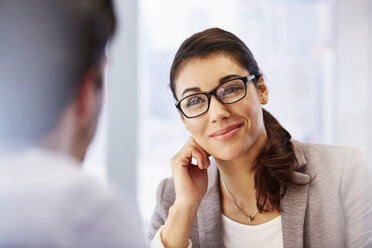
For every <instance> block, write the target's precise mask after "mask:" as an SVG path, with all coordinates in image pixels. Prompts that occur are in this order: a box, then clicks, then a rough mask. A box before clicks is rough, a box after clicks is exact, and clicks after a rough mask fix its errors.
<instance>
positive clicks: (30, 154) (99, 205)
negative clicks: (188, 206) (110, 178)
mask: <svg viewBox="0 0 372 248" xmlns="http://www.w3.org/2000/svg"><path fill="white" fill-rule="evenodd" d="M114 30H115V17H114V13H113V8H112V3H111V1H110V0H0V247H143V245H144V244H143V237H142V233H141V222H140V220H138V218H136V216H137V215H138V214H137V212H136V211H135V210H134V209H133V208H132V207H130V206H128V205H124V204H122V202H120V201H119V200H118V198H117V197H116V195H115V193H113V191H111V190H110V189H108V188H106V187H103V186H101V185H100V184H99V183H97V182H95V181H94V180H93V179H91V178H89V177H88V176H86V175H84V174H82V172H81V171H80V168H79V167H80V162H81V161H82V160H83V158H84V154H85V152H86V150H87V147H88V145H89V143H90V142H91V140H92V138H93V135H94V133H95V129H96V125H97V120H98V116H99V112H100V108H101V105H102V96H103V88H104V87H103V80H102V79H103V71H104V65H105V48H106V45H107V43H108V41H109V40H110V38H111V37H112V35H113V33H114ZM129 202H130V201H129Z"/></svg>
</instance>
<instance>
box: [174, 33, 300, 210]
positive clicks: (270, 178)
mask: <svg viewBox="0 0 372 248" xmlns="http://www.w3.org/2000/svg"><path fill="white" fill-rule="evenodd" d="M213 54H224V55H227V56H230V57H232V58H234V59H235V60H236V61H237V62H238V63H239V64H240V65H241V66H243V67H244V68H246V69H247V70H248V71H249V73H250V74H254V75H256V78H255V79H254V84H255V86H257V84H258V78H260V77H262V73H261V70H260V69H259V67H258V65H257V62H256V60H255V58H254V56H253V54H252V52H251V51H250V50H249V48H248V47H247V46H246V45H245V44H244V42H243V41H241V40H240V39H239V38H238V37H237V36H235V35H234V34H232V33H230V32H227V31H225V30H222V29H219V28H211V29H207V30H205V31H202V32H199V33H196V34H194V35H192V36H191V37H190V38H188V39H186V40H185V41H184V42H183V43H182V44H181V46H180V48H179V49H178V51H177V53H176V55H175V57H174V60H173V64H172V67H171V71H170V88H171V90H172V93H173V96H174V98H175V99H176V100H177V96H176V93H175V80H176V78H177V76H178V73H179V72H180V71H181V70H182V67H183V66H184V65H185V64H186V63H187V62H188V61H190V60H191V59H195V58H205V57H207V56H210V55H213ZM262 112H263V113H262V114H263V120H264V125H265V129H266V132H267V142H266V144H265V146H264V147H263V149H262V150H261V152H260V154H259V155H258V156H257V158H256V161H255V163H254V165H253V167H252V168H253V170H254V171H255V187H256V198H257V208H258V210H259V211H260V212H262V211H267V210H268V209H265V206H268V204H267V203H269V206H270V208H271V209H276V210H278V211H280V210H281V209H280V200H281V199H282V198H283V197H284V195H285V193H286V191H287V188H288V185H289V184H290V183H294V182H293V179H292V176H291V174H292V172H293V171H294V170H295V168H296V167H297V166H296V165H297V164H298V162H297V159H296V156H295V153H294V149H293V146H292V144H291V142H290V139H291V135H290V134H289V133H288V132H287V131H286V130H285V129H284V128H283V127H282V126H281V125H280V124H279V122H278V121H277V120H276V119H275V118H274V117H273V116H272V115H271V114H270V113H269V112H268V111H267V110H265V109H262ZM281 189H282V191H281Z"/></svg>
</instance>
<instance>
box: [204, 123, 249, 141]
mask: <svg viewBox="0 0 372 248" xmlns="http://www.w3.org/2000/svg"><path fill="white" fill-rule="evenodd" d="M242 126H243V123H238V124H234V125H231V126H228V127H226V128H223V129H220V130H218V131H216V132H214V133H212V134H210V135H209V137H211V138H213V139H216V140H228V139H230V138H231V137H233V136H234V135H235V134H236V133H237V132H239V130H240V128H241V127H242Z"/></svg>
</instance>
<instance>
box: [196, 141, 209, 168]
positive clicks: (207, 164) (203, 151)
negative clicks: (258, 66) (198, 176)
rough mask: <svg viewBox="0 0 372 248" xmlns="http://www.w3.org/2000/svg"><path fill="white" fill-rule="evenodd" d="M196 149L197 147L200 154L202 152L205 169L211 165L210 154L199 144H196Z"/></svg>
mask: <svg viewBox="0 0 372 248" xmlns="http://www.w3.org/2000/svg"><path fill="white" fill-rule="evenodd" d="M194 148H195V149H197V150H198V151H199V152H200V154H202V156H203V168H204V169H208V167H209V165H210V161H209V156H208V155H209V154H208V153H207V152H206V151H205V150H204V149H203V148H201V147H200V146H199V145H197V146H194Z"/></svg>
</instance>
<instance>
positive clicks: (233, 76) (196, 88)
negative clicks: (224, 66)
mask: <svg viewBox="0 0 372 248" xmlns="http://www.w3.org/2000/svg"><path fill="white" fill-rule="evenodd" d="M237 77H241V76H240V75H237V74H230V75H227V76H224V77H222V78H220V79H219V80H218V82H219V83H220V84H223V83H224V82H226V81H227V80H229V79H232V78H237ZM190 91H195V92H201V90H200V88H199V87H192V88H187V89H185V90H184V91H183V92H182V96H181V97H183V95H185V93H187V92H190Z"/></svg>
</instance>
